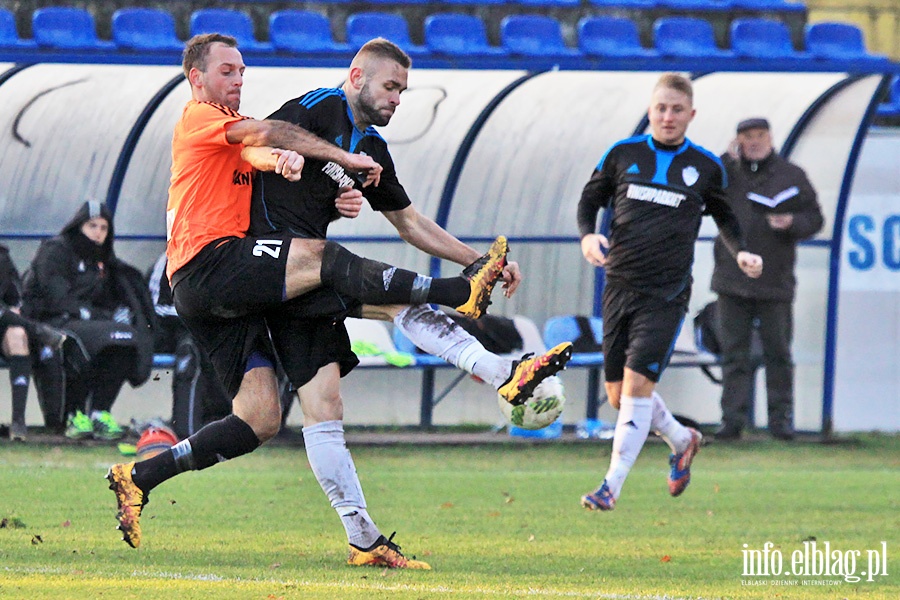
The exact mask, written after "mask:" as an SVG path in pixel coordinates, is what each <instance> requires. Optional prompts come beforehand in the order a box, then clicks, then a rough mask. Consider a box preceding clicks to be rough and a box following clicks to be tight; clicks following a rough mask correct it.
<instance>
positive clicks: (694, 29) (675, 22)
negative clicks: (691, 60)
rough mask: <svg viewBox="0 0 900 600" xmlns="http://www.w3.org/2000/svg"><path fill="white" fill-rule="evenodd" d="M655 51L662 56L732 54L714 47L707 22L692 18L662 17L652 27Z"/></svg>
mask: <svg viewBox="0 0 900 600" xmlns="http://www.w3.org/2000/svg"><path fill="white" fill-rule="evenodd" d="M653 37H654V43H655V46H656V49H657V50H659V53H660V54H662V55H663V56H679V57H727V56H733V53H732V52H730V51H727V50H720V49H719V48H717V47H716V41H715V36H714V35H713V28H712V25H710V23H709V21H705V20H703V19H694V18H692V17H662V18H660V19H657V21H656V23H654V25H653Z"/></svg>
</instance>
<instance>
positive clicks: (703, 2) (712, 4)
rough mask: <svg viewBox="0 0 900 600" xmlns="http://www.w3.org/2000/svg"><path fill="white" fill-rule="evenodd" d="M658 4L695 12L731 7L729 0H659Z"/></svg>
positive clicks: (728, 8) (729, 8)
mask: <svg viewBox="0 0 900 600" xmlns="http://www.w3.org/2000/svg"><path fill="white" fill-rule="evenodd" d="M659 6H661V7H663V8H669V9H672V10H690V11H695V12H714V11H722V10H731V9H732V8H733V4H732V2H731V0H659Z"/></svg>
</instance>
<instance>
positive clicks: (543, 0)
mask: <svg viewBox="0 0 900 600" xmlns="http://www.w3.org/2000/svg"><path fill="white" fill-rule="evenodd" d="M244 1H245V2H256V3H276V2H278V3H280V2H282V1H283V0H244ZM294 1H296V2H304V1H305V0H294ZM314 2H316V3H318V4H351V5H352V4H361V2H360V0H314ZM366 4H376V5H382V6H384V5H397V6H399V5H412V6H415V5H425V6H427V5H434V4H450V5H456V6H475V7H491V6H503V5H512V6H515V5H519V6H526V7H541V8H578V7H580V6H586V7H601V8H622V9H637V10H652V9H674V10H691V11H694V10H696V11H706V10H712V11H721V10H748V11H766V12H803V11H805V10H806V5H805V4H804V3H802V2H794V1H792V0H443V1H441V2H437V1H436V0H369V2H367V3H366Z"/></svg>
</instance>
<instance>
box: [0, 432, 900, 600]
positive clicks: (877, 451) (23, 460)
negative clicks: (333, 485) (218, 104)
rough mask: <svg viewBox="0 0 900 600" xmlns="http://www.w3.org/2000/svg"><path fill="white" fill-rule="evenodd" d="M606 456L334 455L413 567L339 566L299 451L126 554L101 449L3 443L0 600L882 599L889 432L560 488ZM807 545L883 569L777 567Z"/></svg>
mask: <svg viewBox="0 0 900 600" xmlns="http://www.w3.org/2000/svg"><path fill="white" fill-rule="evenodd" d="M609 451H610V447H609V443H608V442H606V443H578V444H543V445H536V446H530V445H518V444H516V445H496V446H481V447H469V448H459V447H440V446H437V447H411V446H399V447H391V448H384V447H360V448H353V453H354V459H355V461H356V465H357V468H358V470H359V473H360V476H361V478H362V481H363V487H364V489H365V491H366V498H367V500H368V503H369V509H370V512H371V514H372V515H373V516H374V517H375V519H376V520H377V521H378V523H379V525H380V526H381V528H382V530H383V531H384V532H385V533H387V534H390V532H392V531H394V530H397V532H398V533H397V537H396V538H395V541H398V542H399V543H400V544H401V545H402V546H403V550H404V552H405V553H406V554H407V555H416V556H417V557H418V558H420V559H424V560H427V561H429V562H430V563H431V564H432V566H433V568H434V570H433V571H430V572H422V571H387V570H382V569H373V568H358V567H349V566H347V565H345V564H344V561H345V559H346V543H345V537H344V532H343V529H342V527H341V525H340V523H339V521H338V518H337V516H336V515H335V513H334V511H333V510H332V509H331V508H330V507H329V506H328V503H327V501H326V499H325V497H324V494H323V493H322V492H321V490H320V489H319V486H318V485H317V483H316V481H315V478H314V477H313V475H312V472H311V471H310V469H309V466H308V464H307V462H306V456H305V453H304V452H303V449H302V448H286V447H275V448H263V449H260V450H258V451H257V452H255V453H253V454H252V455H250V456H246V457H243V458H240V459H237V460H234V461H231V462H229V463H226V464H222V465H218V466H216V467H214V468H213V469H209V470H207V471H204V472H201V473H188V474H184V475H181V476H179V477H178V478H176V479H174V480H172V481H169V482H167V483H165V484H163V485H162V486H160V487H159V488H158V489H156V490H154V491H153V493H152V494H151V500H152V501H151V503H150V504H149V505H147V507H146V508H145V509H144V516H143V519H142V525H143V532H144V538H143V545H142V547H141V548H140V549H139V550H132V549H131V548H129V547H127V546H126V545H125V544H124V542H122V541H120V538H121V536H120V534H119V533H118V532H117V531H115V530H114V526H115V523H116V522H115V517H114V513H115V509H114V506H115V501H114V498H113V494H112V492H110V491H109V490H107V489H106V481H105V480H104V479H103V476H104V474H105V473H106V469H107V467H108V465H109V464H111V463H112V462H116V461H118V460H119V457H118V456H117V454H116V453H115V450H114V449H113V448H111V447H92V448H82V447H72V446H66V447H51V446H39V445H21V444H16V445H13V444H9V443H2V444H0V518H2V519H5V527H2V528H0V598H22V599H43V598H47V599H54V600H57V599H70V598H71V599H79V600H80V599H92V600H93V599H96V598H112V599H115V600H124V599H127V598H139V599H140V600H152V599H155V598H165V599H175V598H177V599H191V598H203V599H207V598H215V599H231V598H235V599H238V598H240V599H257V598H258V599H260V600H278V599H282V598H284V599H289V598H290V599H293V598H304V599H306V598H329V599H330V598H338V599H343V598H417V599H418V598H428V599H430V598H454V599H455V598H460V599H462V598H502V597H514V598H518V597H536V598H616V599H618V598H623V599H624V598H633V599H645V598H738V599H744V598H760V599H771V598H798V599H811V600H812V599H815V600H818V599H822V598H826V599H827V598H834V599H842V598H873V599H897V598H900V561H898V557H900V533H898V532H900V437H897V436H857V437H855V438H854V439H853V440H850V441H847V442H844V443H840V444H834V445H818V444H807V443H795V444H784V443H776V442H758V443H742V444H732V445H723V444H712V445H709V446H706V447H705V448H704V449H703V451H702V452H701V453H700V455H699V457H698V459H697V461H696V462H695V468H694V478H693V482H692V484H691V487H690V488H688V490H687V491H686V492H685V494H684V495H683V496H682V497H680V498H670V497H669V496H668V494H667V492H666V483H665V477H666V472H667V462H666V458H667V451H668V449H667V448H666V447H665V446H664V445H663V444H660V443H648V444H647V446H646V447H645V449H644V452H643V454H642V455H641V457H640V459H639V460H638V463H637V465H636V466H635V469H634V470H633V471H632V475H631V477H630V478H629V480H628V482H627V483H626V486H625V489H624V492H623V495H622V497H621V498H620V501H619V504H618V505H617V507H616V510H615V511H613V512H610V513H590V512H587V511H585V510H584V509H582V508H580V507H579V497H580V495H581V494H583V493H584V492H587V491H589V490H592V489H594V488H595V487H596V486H597V485H598V483H599V482H600V480H601V479H602V475H603V473H604V472H605V470H606V466H607V462H608V458H609ZM813 541H815V543H816V544H817V548H818V549H820V550H821V549H822V548H824V544H825V542H828V543H829V551H830V553H831V554H832V555H833V556H832V560H831V561H830V562H832V563H835V564H833V565H832V567H833V569H832V570H833V571H834V570H840V571H841V572H842V573H843V574H844V575H845V576H846V575H850V567H851V566H852V567H853V574H854V575H855V576H860V574H861V572H862V571H865V570H866V569H867V568H870V567H868V566H867V564H868V563H867V558H870V557H872V556H873V555H871V552H872V551H875V552H878V553H879V554H878V556H875V557H874V558H875V560H876V564H877V565H878V568H879V569H881V570H884V569H885V566H884V565H886V571H887V574H886V575H883V574H879V575H877V576H874V577H869V576H866V575H862V576H860V581H858V582H852V581H847V577H845V576H837V577H835V576H831V577H826V576H815V575H802V574H801V575H799V576H795V575H793V574H792V575H789V576H786V575H784V573H785V571H786V570H790V569H791V568H795V567H792V562H791V557H792V555H793V554H794V553H795V552H798V551H799V552H800V555H801V556H800V558H801V560H800V563H801V564H800V566H804V565H805V567H806V568H807V570H809V571H810V573H814V572H815V568H816V566H815V565H810V564H809V561H808V560H806V559H803V558H802V551H803V549H804V548H805V547H807V548H808V547H809V545H810V544H811V543H812V542H813ZM766 542H771V543H772V544H773V545H772V546H771V547H770V551H769V553H768V554H766V555H765V556H766V558H765V560H764V562H765V563H766V564H767V565H772V568H773V570H774V566H775V563H774V557H775V556H781V557H782V560H783V562H782V571H781V573H782V574H781V575H779V576H775V575H772V574H770V575H768V576H766V575H756V576H748V575H747V574H746V570H747V568H746V564H745V563H746V557H747V556H748V554H747V552H748V551H758V552H759V554H756V555H754V556H757V557H761V556H763V555H762V552H763V550H764V548H765V544H766ZM804 542H806V546H804ZM882 542H884V544H882ZM745 544H746V545H747V546H746V547H745V546H744V545H745ZM885 548H886V556H885V557H882V556H881V553H882V552H883V549H885ZM855 551H859V557H858V558H856V562H855V563H854V564H853V565H851V564H850V558H851V557H854V558H855V557H856V556H857V555H856V554H854V552H855ZM881 558H884V563H883V565H882V563H881V562H878V561H880V560H881ZM804 561H806V562H804ZM835 561H837V562H835ZM756 569H757V571H756V572H761V571H760V569H761V565H759V564H757V565H756ZM869 578H871V579H872V581H868V580H867V579H869Z"/></svg>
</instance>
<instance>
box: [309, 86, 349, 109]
mask: <svg viewBox="0 0 900 600" xmlns="http://www.w3.org/2000/svg"><path fill="white" fill-rule="evenodd" d="M343 95H344V91H343V90H342V89H341V88H319V89H317V90H313V91H311V92H309V93H307V94H305V95H304V96H303V98H301V99H300V106H302V107H304V108H312V107H313V106H315V105H316V104H318V103H319V102H321V101H322V100H324V99H325V98H330V97H331V96H341V97H343Z"/></svg>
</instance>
